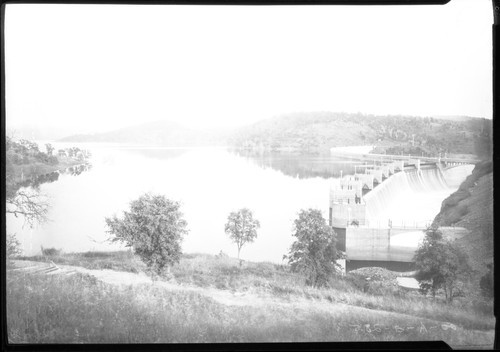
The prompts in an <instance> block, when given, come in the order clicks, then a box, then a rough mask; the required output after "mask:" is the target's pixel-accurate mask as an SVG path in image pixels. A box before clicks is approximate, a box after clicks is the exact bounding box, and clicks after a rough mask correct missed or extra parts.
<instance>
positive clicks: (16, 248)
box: [6, 234, 22, 258]
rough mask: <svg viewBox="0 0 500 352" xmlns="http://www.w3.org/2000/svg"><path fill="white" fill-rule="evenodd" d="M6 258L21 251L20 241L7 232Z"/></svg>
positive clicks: (12, 256) (14, 255)
mask: <svg viewBox="0 0 500 352" xmlns="http://www.w3.org/2000/svg"><path fill="white" fill-rule="evenodd" d="M6 245H7V246H6V247H7V258H14V257H16V256H18V255H20V254H21V253H22V249H21V243H20V242H19V241H18V240H17V238H16V236H15V235H14V234H8V235H7V239H6Z"/></svg>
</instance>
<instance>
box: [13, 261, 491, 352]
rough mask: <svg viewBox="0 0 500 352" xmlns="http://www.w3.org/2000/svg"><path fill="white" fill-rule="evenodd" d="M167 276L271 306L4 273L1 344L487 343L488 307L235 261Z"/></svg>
mask: <svg viewBox="0 0 500 352" xmlns="http://www.w3.org/2000/svg"><path fill="white" fill-rule="evenodd" d="M85 258H87V259H85ZM30 259H35V258H30ZM40 259H41V258H40ZM52 260H54V262H59V263H61V262H64V263H65V264H70V263H72V264H78V265H81V266H86V267H88V268H92V269H99V268H107V269H109V268H114V269H116V268H117V267H118V264H119V263H121V264H120V265H121V268H122V269H121V270H128V271H133V270H142V269H143V267H142V268H141V267H140V266H139V267H137V266H134V265H135V264H134V263H135V261H136V260H137V258H135V257H134V256H133V255H132V254H131V253H129V252H116V253H115V252H113V253H99V254H97V253H93V254H92V253H86V254H85V253H83V254H68V255H59V256H55V257H52ZM139 263H140V262H139ZM134 267H135V269H132V268H134ZM172 275H173V277H174V281H177V283H182V284H189V285H191V286H197V287H204V288H209V287H210V288H217V289H220V290H229V291H232V292H251V293H253V294H256V295H257V296H260V297H262V299H263V300H265V298H272V299H273V301H272V303H270V304H262V305H254V306H228V305H224V304H221V303H219V302H217V301H215V300H213V299H211V298H210V297H207V296H205V295H202V294H199V293H197V292H188V291H185V292H184V291H182V292H178V291H176V292H172V291H168V290H165V289H164V288H162V287H160V286H158V285H155V284H141V285H135V286H129V287H119V286H112V285H107V284H104V283H102V282H99V281H97V280H96V279H95V278H93V277H91V276H87V275H82V274H78V275H73V276H63V275H46V276H41V275H35V274H27V273H21V272H16V271H9V272H8V275H7V302H8V305H7V308H8V311H7V318H8V328H9V341H10V342H13V343H23V342H96V343H99V342H123V343H131V342H277V341H280V342H286V341H393V340H444V341H445V342H447V343H449V344H450V345H452V346H479V345H483V346H484V345H485V344H486V345H488V346H490V347H491V346H492V343H493V333H492V332H491V331H490V330H491V329H494V317H493V316H492V313H491V312H492V307H491V305H490V306H488V305H487V304H486V303H484V302H483V305H482V306H481V305H479V303H478V302H466V301H462V302H461V301H456V302H454V303H453V304H451V305H447V304H444V303H441V302H440V301H439V300H432V299H428V298H425V297H422V296H420V295H419V294H411V293H403V292H399V291H398V290H397V289H395V288H392V287H389V288H384V287H378V286H377V285H373V286H372V287H371V288H369V289H368V290H367V292H363V289H362V288H361V287H360V286H359V285H358V281H357V280H356V278H355V277H352V276H349V275H348V276H347V277H345V278H338V279H336V280H334V281H332V284H331V286H330V287H329V288H324V289H314V288H310V287H307V286H305V284H304V280H303V278H302V277H301V276H299V275H296V274H293V273H290V272H289V271H288V269H287V267H282V266H278V265H274V264H271V263H247V262H245V263H244V264H243V266H242V267H241V268H239V266H238V262H237V260H235V259H233V258H227V257H222V258H219V257H216V256H210V255H185V256H184V257H183V259H182V260H181V262H180V263H179V264H178V265H176V266H175V267H174V268H173V269H172ZM367 308H368V309H367ZM396 313H399V314H396ZM403 314H404V315H403ZM437 320H438V321H439V322H437ZM440 322H450V323H452V324H454V325H455V326H454V327H453V328H451V327H447V326H446V324H445V325H442V324H441V323H440ZM479 330H482V331H479ZM485 347H486V346H485Z"/></svg>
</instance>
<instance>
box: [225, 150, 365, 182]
mask: <svg viewBox="0 0 500 352" xmlns="http://www.w3.org/2000/svg"><path fill="white" fill-rule="evenodd" d="M232 152H233V153H234V154H236V155H237V156H240V157H243V158H245V159H247V160H251V161H252V162H254V163H255V164H257V165H258V166H260V167H262V168H272V169H274V170H278V171H281V172H282V173H283V174H285V175H287V176H291V177H297V178H299V179H306V178H312V177H321V178H332V177H335V178H336V177H340V176H341V175H353V174H354V172H355V171H356V169H357V171H358V172H359V171H361V170H362V166H363V165H364V164H363V162H360V161H354V160H349V159H341V158H334V157H332V156H330V155H329V154H325V155H307V154H306V155H304V154H300V153H294V152H259V151H249V150H233V151H232Z"/></svg>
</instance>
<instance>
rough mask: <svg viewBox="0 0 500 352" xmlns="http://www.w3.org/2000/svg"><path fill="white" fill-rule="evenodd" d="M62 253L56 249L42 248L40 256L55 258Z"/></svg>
mask: <svg viewBox="0 0 500 352" xmlns="http://www.w3.org/2000/svg"><path fill="white" fill-rule="evenodd" d="M61 252H62V250H61V249H56V248H43V247H42V255H44V256H47V257H56V256H58V255H60V254H61Z"/></svg>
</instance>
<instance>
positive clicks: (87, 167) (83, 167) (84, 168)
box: [61, 164, 92, 176]
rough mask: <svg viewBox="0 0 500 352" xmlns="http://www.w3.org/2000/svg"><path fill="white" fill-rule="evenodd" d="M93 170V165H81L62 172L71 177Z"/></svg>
mask: <svg viewBox="0 0 500 352" xmlns="http://www.w3.org/2000/svg"><path fill="white" fill-rule="evenodd" d="M91 169H92V165H91V164H81V165H75V166H71V167H68V168H67V169H65V170H63V171H61V173H62V174H69V175H71V176H78V175H80V174H81V173H82V172H84V171H89V170H91Z"/></svg>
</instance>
